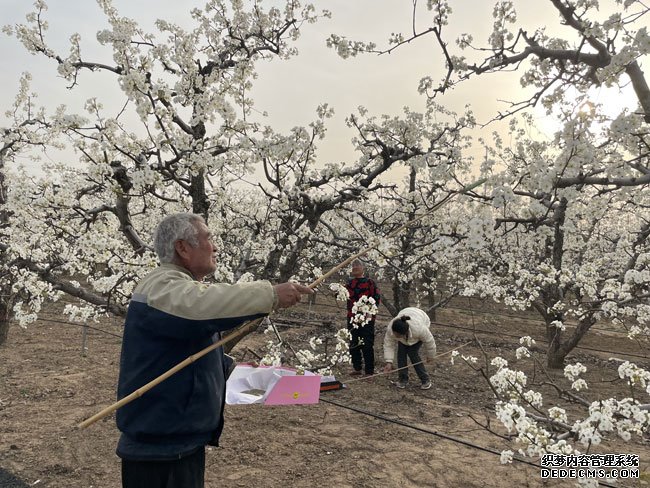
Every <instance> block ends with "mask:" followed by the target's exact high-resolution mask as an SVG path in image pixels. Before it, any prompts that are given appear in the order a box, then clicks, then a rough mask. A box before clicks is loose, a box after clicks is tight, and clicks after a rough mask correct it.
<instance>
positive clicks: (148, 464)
mask: <svg viewBox="0 0 650 488" xmlns="http://www.w3.org/2000/svg"><path fill="white" fill-rule="evenodd" d="M204 479H205V448H204V447H201V448H199V449H198V450H197V451H196V452H194V453H192V454H190V455H188V456H185V457H182V458H181V459H173V460H170V461H129V460H126V459H122V488H203V486H204Z"/></svg>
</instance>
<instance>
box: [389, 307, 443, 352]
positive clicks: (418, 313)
mask: <svg viewBox="0 0 650 488" xmlns="http://www.w3.org/2000/svg"><path fill="white" fill-rule="evenodd" d="M404 315H406V316H408V317H410V319H409V320H407V323H408V324H409V333H408V336H407V337H404V338H401V339H398V338H397V337H395V334H393V329H392V325H393V322H394V321H395V320H397V319H398V318H400V317H402V316H404ZM430 325H431V320H430V319H429V316H428V315H427V314H426V313H425V312H424V311H423V310H420V309H419V308H415V307H407V308H405V309H403V310H400V311H399V313H398V314H397V317H395V318H394V319H393V320H391V321H390V322H389V323H388V326H387V327H386V336H385V337H384V361H386V362H387V363H392V362H393V361H394V358H395V350H396V347H397V341H399V342H401V343H402V344H404V345H406V346H412V345H413V344H416V343H417V342H419V341H422V345H423V347H424V355H423V359H425V358H429V359H433V358H434V357H435V355H436V341H435V340H434V338H433V335H432V334H431V331H430V330H429V326H430Z"/></svg>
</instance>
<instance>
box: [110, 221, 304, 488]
mask: <svg viewBox="0 0 650 488" xmlns="http://www.w3.org/2000/svg"><path fill="white" fill-rule="evenodd" d="M154 248H155V251H156V254H157V255H158V258H159V259H160V262H161V265H160V266H159V267H158V268H156V269H155V270H153V271H152V272H151V273H149V274H148V275H147V276H145V278H144V279H143V280H142V281H141V282H140V283H139V284H138V286H137V287H136V288H135V290H134V292H133V296H132V298H131V303H130V304H129V308H128V311H127V316H126V322H125V325H124V337H123V342H122V354H121V358H120V373H119V380H118V388H117V393H118V398H123V397H125V396H127V395H129V394H130V393H132V392H133V391H135V390H137V389H138V388H140V387H142V386H143V385H145V384H147V383H148V382H150V381H151V380H153V379H154V378H157V377H158V376H160V375H161V374H162V373H164V372H165V371H167V370H169V369H170V368H172V367H173V366H175V365H176V364H178V363H180V362H181V361H183V360H184V359H186V358H187V357H189V356H190V355H192V354H194V353H196V352H198V351H200V350H202V349H204V348H205V347H207V346H209V345H210V344H213V343H214V342H215V341H217V340H219V339H220V338H221V332H223V331H227V330H229V329H232V328H233V327H236V326H238V325H241V324H242V323H244V322H246V321H248V320H252V319H255V318H259V317H263V316H266V315H268V314H269V313H270V312H271V311H272V310H273V309H274V308H283V307H290V306H292V305H294V304H296V303H297V302H298V301H299V300H300V296H301V294H303V293H311V290H310V289H309V288H308V287H305V286H302V285H298V284H293V283H282V284H279V285H275V286H273V285H271V283H269V282H268V281H256V282H252V283H243V284H236V285H227V284H205V283H201V281H202V280H203V278H204V277H206V276H208V275H210V274H213V273H214V271H215V270H216V257H215V250H216V249H215V247H214V244H213V243H212V241H211V237H210V232H209V230H208V227H207V226H206V224H205V222H204V220H203V218H202V217H201V216H199V215H194V214H173V215H169V216H167V217H165V218H164V219H163V220H162V221H161V222H160V224H159V225H158V227H157V229H156V232H155V237H154ZM231 361H232V360H231V359H229V358H227V357H226V356H225V355H224V353H223V350H222V348H221V347H219V348H217V349H215V350H213V351H211V352H210V353H208V354H206V355H205V356H203V357H201V358H200V359H198V360H197V361H195V362H194V363H192V364H190V365H189V366H187V367H185V368H184V369H182V370H180V371H179V372H177V373H176V374H174V375H172V376H171V377H169V378H168V379H166V380H165V381H163V382H162V383H160V384H159V385H157V386H155V387H154V388H152V389H151V390H150V391H148V392H146V393H145V394H144V395H143V396H141V397H139V398H137V399H136V400H134V401H132V402H130V403H128V404H126V405H124V406H123V407H122V408H120V409H119V410H118V411H117V414H116V420H117V426H118V428H119V430H120V431H121V432H122V434H121V436H120V439H119V441H118V445H117V450H116V452H117V455H118V456H119V457H120V458H122V486H123V487H124V488H136V487H137V488H145V487H146V488H202V487H203V486H204V474H205V446H206V445H207V444H210V445H215V446H216V445H218V442H219V436H220V435H221V431H222V429H223V406H224V403H225V389H226V371H228V369H229V367H230V366H231Z"/></svg>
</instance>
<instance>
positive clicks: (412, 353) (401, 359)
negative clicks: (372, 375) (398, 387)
mask: <svg viewBox="0 0 650 488" xmlns="http://www.w3.org/2000/svg"><path fill="white" fill-rule="evenodd" d="M421 347H422V341H418V342H416V343H415V344H413V345H412V346H407V345H406V344H402V343H401V342H400V341H397V367H398V368H404V369H400V370H399V371H398V373H399V380H400V381H403V382H407V381H408V380H409V370H408V368H406V367H405V366H406V357H407V356H408V357H409V359H410V360H411V364H414V365H415V366H413V368H414V369H415V372H416V373H417V375H418V378H420V381H421V382H422V383H426V382H427V381H429V374H428V373H427V369H426V368H425V367H424V364H423V363H421V362H420V361H422V359H421V358H420V348H421ZM416 363H420V364H416Z"/></svg>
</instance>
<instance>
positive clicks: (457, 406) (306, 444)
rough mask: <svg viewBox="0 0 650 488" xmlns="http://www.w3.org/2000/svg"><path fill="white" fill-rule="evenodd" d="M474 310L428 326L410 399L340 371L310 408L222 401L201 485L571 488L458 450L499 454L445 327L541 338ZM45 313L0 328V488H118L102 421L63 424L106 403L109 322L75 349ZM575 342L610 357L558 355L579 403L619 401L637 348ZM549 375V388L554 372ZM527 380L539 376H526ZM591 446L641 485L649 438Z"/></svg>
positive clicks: (78, 338) (110, 424)
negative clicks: (577, 369)
mask: <svg viewBox="0 0 650 488" xmlns="http://www.w3.org/2000/svg"><path fill="white" fill-rule="evenodd" d="M475 306H476V313H471V312H468V311H466V310H465V311H462V310H459V309H458V308H456V309H451V308H450V309H448V310H442V311H439V313H438V316H437V321H439V322H441V323H446V324H447V325H446V326H442V325H433V326H432V331H433V333H434V336H435V337H436V341H437V345H438V353H439V354H442V355H441V356H440V357H439V358H438V359H437V360H436V361H435V362H434V364H433V366H428V368H429V370H430V371H431V372H432V379H433V384H434V386H433V388H432V389H430V390H427V391H422V390H420V389H419V388H418V387H417V386H418V385H413V386H412V387H410V388H407V389H405V390H398V389H396V388H395V387H394V386H393V385H392V384H391V380H393V379H395V378H394V377H392V376H386V375H379V376H375V377H373V378H370V379H365V378H362V379H358V378H350V376H349V372H350V369H349V368H348V367H346V368H343V369H341V370H340V371H338V372H337V378H339V379H340V380H342V381H343V382H345V383H346V384H347V388H346V389H344V390H340V391H333V392H324V393H322V394H321V399H322V400H323V401H321V402H320V403H319V404H317V405H309V406H284V407H279V406H278V407H269V406H263V405H248V406H226V412H225V417H226V423H225V429H224V433H223V436H222V438H221V447H219V448H209V449H208V452H207V457H206V464H207V467H206V486H207V487H226V488H227V487H248V486H254V487H269V488H275V487H277V488H280V487H313V486H314V487H324V486H331V487H337V488H338V487H350V488H371V487H372V488H374V487H495V488H496V487H510V486H512V487H542V486H543V487H556V486H571V485H572V483H571V482H569V481H553V482H542V480H541V478H540V472H539V469H537V468H535V467H532V466H528V465H526V464H523V463H515V464H516V466H515V467H514V469H513V467H507V466H502V465H501V464H500V463H499V456H498V455H496V454H493V453H491V452H486V451H484V450H480V449H477V448H476V447H471V446H468V445H467V444H472V445H474V446H480V447H482V448H486V449H488V450H493V451H496V452H500V451H501V450H503V449H508V448H510V449H513V446H512V445H510V444H508V443H506V442H505V441H504V440H502V439H500V438H499V437H497V436H494V435H492V434H490V433H488V432H486V430H485V429H483V428H482V427H481V426H480V425H479V423H485V420H486V416H489V415H490V411H489V409H490V408H493V405H494V401H493V399H492V394H491V393H490V391H489V388H488V387H487V384H486V383H485V381H484V380H481V379H480V377H478V375H477V373H476V372H473V371H471V370H470V369H469V368H467V367H464V366H458V365H456V366H452V365H451V364H450V361H449V357H450V356H449V355H448V354H446V355H445V354H444V353H446V352H448V351H450V350H452V349H454V348H457V347H459V346H463V345H464V344H467V343H468V342H469V341H471V339H472V334H471V332H468V331H466V330H461V329H459V328H457V327H456V328H455V327H454V325H455V326H462V327H469V328H472V327H473V328H477V329H478V328H480V329H481V330H483V331H487V332H488V333H481V334H479V335H478V337H479V338H480V339H481V343H482V346H483V348H484V349H485V352H486V353H488V355H490V356H494V355H497V354H500V355H502V356H504V357H506V358H507V359H508V360H509V361H513V362H514V351H515V349H516V348H517V347H518V343H517V340H516V339H515V338H513V337H511V336H510V335H508V334H513V335H533V336H540V335H541V334H539V330H538V329H534V324H532V322H530V321H526V320H521V319H518V318H513V317H508V316H505V315H499V314H498V310H496V311H494V310H493V311H491V313H490V314H489V315H487V314H484V313H483V314H481V313H479V312H481V311H485V307H483V306H482V305H481V304H476V305H475ZM56 310H57V308H56V307H52V308H51V310H50V312H49V313H50V315H49V316H48V315H46V316H44V318H45V320H39V321H38V322H36V323H35V324H32V325H30V326H29V327H28V328H27V329H22V328H20V327H18V326H17V325H12V327H11V328H10V330H9V338H8V341H7V343H6V344H4V345H3V346H0V486H1V487H12V488H14V487H15V488H17V487H26V486H37V487H61V488H63V487H65V488H68V487H86V488H90V487H96V488H115V487H119V486H120V460H119V458H118V457H117V456H116V455H115V445H116V443H117V439H118V435H119V434H118V431H117V429H116V427H115V418H114V415H111V416H109V417H107V418H105V419H103V420H101V421H99V422H97V423H96V424H94V425H92V426H91V427H89V428H88V429H85V430H78V429H77V428H76V427H75V426H76V425H77V424H78V423H79V422H80V421H82V420H84V419H86V418H88V417H90V416H91V415H93V414H95V413H97V412H98V411H100V410H101V409H103V408H104V407H106V406H108V405H110V404H112V403H113V402H114V400H115V387H116V381H117V375H118V365H119V354H120V337H119V336H120V333H121V328H120V322H119V321H117V320H112V319H106V320H105V321H104V322H102V323H99V324H93V327H96V328H98V329H101V330H103V331H104V332H100V331H98V330H92V329H91V330H88V333H87V339H86V351H85V353H82V344H83V329H82V328H81V327H80V326H78V325H70V324H65V323H61V322H54V321H65V318H64V317H62V316H61V315H60V314H58V313H56ZM273 318H274V320H275V322H276V323H277V324H278V327H279V330H280V333H281V334H282V336H283V338H284V339H285V340H287V341H288V342H290V343H291V344H292V345H294V347H298V348H300V347H305V346H304V344H305V341H306V339H307V338H309V337H311V336H312V335H315V334H325V333H328V332H329V333H331V332H332V331H333V330H334V328H335V327H339V326H342V325H343V323H344V313H343V311H342V310H341V309H340V308H339V309H337V308H336V307H334V306H333V305H332V304H327V303H324V302H323V303H321V304H319V305H318V306H308V305H307V304H304V305H301V307H300V308H299V309H296V310H294V311H292V312H290V313H286V314H284V315H280V316H274V317H273ZM387 321H388V317H386V316H385V315H382V316H381V317H379V319H378V322H377V339H376V343H375V347H376V357H377V359H378V362H379V364H381V358H382V357H383V355H382V353H381V346H382V338H383V333H384V330H385V325H386V322H387ZM537 327H538V326H537ZM490 333H491V334H490ZM268 339H269V337H268V336H266V335H264V334H261V333H258V332H254V333H252V334H251V335H249V336H248V337H246V338H245V339H244V340H243V341H242V342H241V343H240V344H239V345H237V346H236V348H235V349H234V351H233V354H234V355H235V356H237V358H238V359H239V360H244V361H246V360H250V359H252V353H250V351H249V349H250V350H253V351H257V352H261V351H262V349H263V345H264V343H265V342H266V341H267V340H268ZM585 344H590V345H592V346H593V347H595V348H599V349H604V350H608V351H616V353H615V354H614V353H611V354H607V353H598V352H594V351H591V350H578V351H576V352H575V354H573V355H572V358H571V360H572V361H573V360H579V361H581V362H582V363H583V364H585V365H586V366H587V367H588V372H587V374H586V375H585V378H586V379H587V381H588V382H589V385H590V389H589V390H588V391H587V392H585V395H584V396H585V397H586V398H588V399H592V398H595V397H596V396H595V395H596V394H597V393H598V392H599V391H600V390H602V391H607V392H608V393H609V394H610V395H616V396H618V397H619V398H622V397H624V396H626V395H627V392H626V390H625V388H624V387H623V385H622V384H621V382H620V381H616V378H617V374H616V368H617V365H618V363H617V362H615V361H610V360H609V357H612V356H617V357H621V358H626V356H625V355H624V353H629V354H632V355H634V356H630V357H629V359H630V360H631V361H633V362H636V363H637V364H642V365H645V366H646V367H648V366H650V361H648V359H644V357H645V358H648V356H649V354H648V349H647V348H645V349H644V347H643V345H639V344H636V343H633V342H631V341H629V340H627V339H625V338H624V337H623V336H622V335H616V334H611V333H608V334H606V335H605V334H604V333H601V334H598V335H596V334H594V335H593V336H592V337H590V338H589V340H588V341H586V342H585ZM461 351H462V352H463V353H464V354H473V355H476V356H479V357H481V358H482V353H481V350H480V349H479V348H478V347H477V346H476V345H465V346H464V347H463V349H462V350H461ZM289 362H290V359H289ZM530 372H531V373H532V371H530ZM549 374H550V375H551V377H552V378H555V379H557V380H558V382H560V383H561V382H562V379H561V377H562V374H561V371H560V372H557V371H553V372H550V373H549ZM530 377H531V378H532V375H531V376H530ZM411 378H412V379H413V378H414V375H413V372H412V370H411ZM535 378H537V379H538V380H541V376H540V375H539V371H537V375H536V376H535ZM412 383H413V382H412ZM416 383H417V381H416ZM549 394H550V392H549ZM328 402H335V403H336V404H335V403H328ZM346 407H347V408H346ZM569 408H571V407H569ZM373 415H374V416H373ZM391 421H393V422H391ZM496 424H497V422H495V421H494V419H493V420H492V424H491V427H492V428H493V429H494V430H496V431H497V432H499V433H501V434H503V433H505V431H504V430H503V429H501V428H500V427H499V426H498V425H496ZM435 433H438V434H441V435H443V436H442V437H441V436H437V435H435ZM449 438H454V439H461V440H462V441H463V442H464V443H460V442H455V441H453V440H450V439H449ZM513 450H515V449H513ZM593 452H614V453H633V454H638V455H639V456H640V457H641V478H640V479H639V480H627V481H625V482H620V483H619V484H618V485H616V486H623V487H632V486H649V485H650V439H648V438H645V439H639V438H636V439H633V440H632V441H631V442H629V443H627V444H626V443H624V442H622V441H616V440H614V441H613V442H609V443H608V444H607V447H606V448H601V449H595V450H594V451H593ZM532 461H538V460H532Z"/></svg>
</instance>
